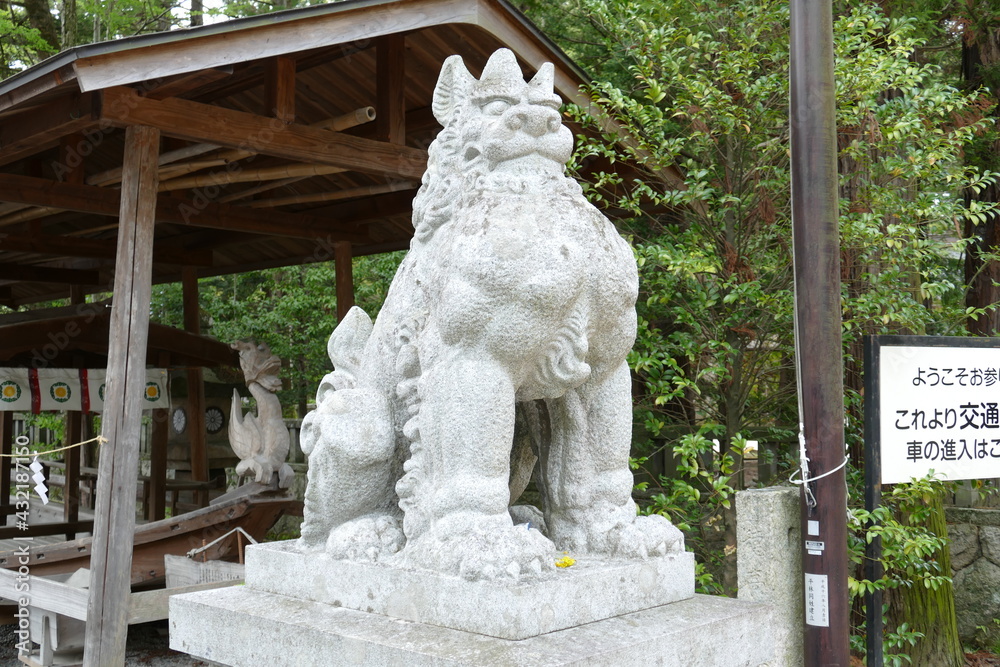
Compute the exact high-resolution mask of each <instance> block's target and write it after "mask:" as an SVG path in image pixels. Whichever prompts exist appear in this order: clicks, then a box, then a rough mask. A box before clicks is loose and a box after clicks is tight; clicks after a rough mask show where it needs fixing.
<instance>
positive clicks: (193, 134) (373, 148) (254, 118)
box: [101, 88, 427, 178]
mask: <svg viewBox="0 0 1000 667" xmlns="http://www.w3.org/2000/svg"><path fill="white" fill-rule="evenodd" d="M102 94H103V95H104V104H103V106H102V108H101V119H102V120H104V121H107V122H110V123H112V124H114V125H118V126H121V127H125V126H128V125H136V124H140V125H145V126H148V127H154V128H158V129H160V130H161V131H162V132H163V133H164V134H166V135H169V136H174V137H179V138H182V139H188V140H190V141H199V142H206V143H212V144H218V145H221V146H228V147H230V148H236V149H240V150H251V151H253V152H255V153H261V154H264V155H272V156H275V157H281V158H285V159H288V160H295V161H298V162H308V163H313V164H325V165H330V166H333V167H343V168H345V169H350V170H353V171H360V172H365V173H373V174H382V175H388V176H403V177H406V178H420V177H421V176H422V175H423V173H424V170H425V169H426V166H427V152H426V151H423V150H419V149H415V148H409V147H406V146H396V145H392V144H387V143H385V142H381V141H371V140H369V139H362V138H360V137H354V136H350V135H347V134H343V133H339V132H330V131H328V130H320V129H316V128H312V127H306V126H302V125H286V124H284V123H283V122H281V121H280V120H278V119H275V118H267V117H264V116H258V115H256V114H250V113H245V112H243V111H233V110H232V109H224V108H222V107H217V106H212V105H209V104H200V103H198V102H191V101H188V100H181V99H175V98H171V99H166V100H159V101H157V100H150V99H143V98H141V97H139V95H138V94H137V93H136V92H135V91H134V90H131V89H128V88H108V89H106V90H104V91H103V93H102Z"/></svg>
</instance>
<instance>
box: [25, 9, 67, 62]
mask: <svg viewBox="0 0 1000 667" xmlns="http://www.w3.org/2000/svg"><path fill="white" fill-rule="evenodd" d="M24 12H25V14H27V16H28V23H29V24H30V25H31V27H32V28H34V29H35V30H37V31H38V33H39V34H40V35H41V36H42V39H44V40H45V42H46V43H47V44H48V45H49V48H48V49H46V50H39V52H38V53H39V55H40V56H43V57H47V56H51V55H54V54H56V53H58V52H59V30H57V29H56V20H55V19H54V18H53V17H52V9H51V8H50V7H49V0H24Z"/></svg>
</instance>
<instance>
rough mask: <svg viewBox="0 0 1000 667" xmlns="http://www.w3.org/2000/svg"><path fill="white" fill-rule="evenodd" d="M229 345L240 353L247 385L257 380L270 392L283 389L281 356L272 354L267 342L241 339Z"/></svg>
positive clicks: (241, 365)
mask: <svg viewBox="0 0 1000 667" xmlns="http://www.w3.org/2000/svg"><path fill="white" fill-rule="evenodd" d="M229 347H231V348H232V349H234V350H236V351H237V352H239V353H240V367H241V368H242V369H243V377H244V379H245V380H246V383H247V386H249V385H250V383H252V382H256V383H257V384H259V385H260V386H262V387H264V388H265V389H267V390H268V391H270V392H276V391H278V390H280V389H281V379H280V378H279V377H278V373H280V372H281V358H280V357H278V356H277V355H275V354H271V348H270V347H268V345H267V343H259V344H258V343H254V342H253V341H245V340H241V341H238V342H236V343H233V344H231V345H230V346H229Z"/></svg>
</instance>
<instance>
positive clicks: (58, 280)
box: [0, 263, 103, 286]
mask: <svg viewBox="0 0 1000 667" xmlns="http://www.w3.org/2000/svg"><path fill="white" fill-rule="evenodd" d="M0 280H17V281H19V282H34V283H55V284H65V285H91V286H93V285H101V284H103V283H102V281H101V273H100V271H93V270H87V269H64V268H58V267H50V266H38V265H35V264H10V263H2V264H0Z"/></svg>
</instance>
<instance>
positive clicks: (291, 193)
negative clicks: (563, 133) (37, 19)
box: [0, 0, 588, 667]
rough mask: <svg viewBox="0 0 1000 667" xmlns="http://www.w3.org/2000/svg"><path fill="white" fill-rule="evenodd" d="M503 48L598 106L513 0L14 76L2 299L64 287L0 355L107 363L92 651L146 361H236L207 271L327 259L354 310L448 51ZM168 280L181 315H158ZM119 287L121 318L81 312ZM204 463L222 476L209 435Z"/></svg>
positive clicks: (265, 31) (193, 383) (406, 184)
mask: <svg viewBox="0 0 1000 667" xmlns="http://www.w3.org/2000/svg"><path fill="white" fill-rule="evenodd" d="M500 47H507V48H510V49H511V50H513V51H514V53H515V54H516V55H517V57H518V59H519V61H520V63H521V65H522V69H523V70H524V72H525V74H526V75H528V76H531V75H533V73H534V71H535V70H537V68H538V67H539V66H540V65H541V64H542V63H543V62H552V63H554V64H555V68H556V74H555V88H556V91H557V92H558V93H559V94H560V95H562V96H563V98H564V99H565V100H567V101H573V102H577V103H579V104H582V105H587V103H588V101H587V99H586V98H585V96H583V95H581V93H580V92H579V86H580V85H581V84H582V83H583V82H584V80H585V77H584V76H583V74H582V72H581V71H580V70H579V69H578V68H576V67H575V66H574V65H573V64H572V63H571V62H569V60H568V59H567V58H566V57H565V55H563V54H562V53H561V52H560V51H559V50H558V49H557V48H556V47H555V46H553V44H552V43H551V42H549V41H548V40H547V39H546V38H545V37H544V36H543V35H542V34H540V32H539V31H538V30H537V29H536V28H535V27H534V26H533V25H532V24H531V23H529V22H528V21H527V20H526V19H525V18H524V17H523V16H521V15H520V14H519V13H518V12H517V11H516V10H514V9H513V8H512V7H511V6H510V5H509V4H507V3H506V2H505V1H504V0H348V1H346V2H339V3H335V4H329V5H320V6H312V7H306V8H302V9H294V10H289V11H284V12H279V13H275V14H268V15H262V16H255V17H250V18H245V19H238V20H232V21H229V22H226V23H220V24H214V25H208V26H202V27H198V28H192V29H188V30H175V31H171V32H166V33H157V34H149V35H141V36H137V37H132V38H128V39H121V40H117V41H114V42H107V43H100V44H92V45H88V46H82V47H77V48H74V49H71V50H68V51H66V52H63V53H61V54H59V55H56V56H54V57H52V58H50V59H48V60H46V61H45V62H43V63H40V64H39V65H37V66H35V67H32V68H30V69H28V70H26V71H24V72H21V73H20V74H18V75H16V76H14V77H11V78H10V79H7V80H6V81H3V82H0V304H3V305H6V306H9V307H11V308H13V309H18V308H19V307H20V306H23V305H31V304H33V303H38V302H42V301H48V300H54V299H67V298H68V299H69V301H70V305H69V306H67V307H65V308H62V309H56V310H54V311H53V310H51V309H48V310H46V309H43V310H35V311H19V312H17V313H14V314H13V315H11V316H7V318H8V319H6V320H5V319H3V318H2V317H0V366H8V367H25V368H30V367H32V365H34V366H35V367H37V366H38V364H39V363H44V364H47V365H48V366H50V367H55V368H68V369H73V368H88V367H89V368H106V369H107V370H106V372H107V387H106V395H105V396H104V413H103V432H104V433H103V434H104V436H105V437H107V439H108V442H107V443H106V444H104V445H103V446H102V448H101V455H100V463H99V470H98V477H97V505H96V510H95V523H94V546H93V555H92V558H91V586H90V598H89V606H88V614H87V639H86V653H85V664H88V665H101V666H102V667H103V666H107V665H113V664H121V663H122V662H123V659H124V658H123V656H124V643H125V634H126V612H127V598H128V595H129V580H128V573H129V566H130V559H131V556H132V554H131V549H130V545H131V534H132V531H133V528H134V521H135V517H134V514H135V502H134V501H135V487H136V478H137V462H138V433H139V424H140V419H141V416H142V414H141V413H142V404H141V397H140V394H141V390H142V386H143V385H142V383H143V382H144V378H145V375H144V374H145V372H146V368H147V366H160V367H166V366H173V367H188V368H189V369H190V370H189V371H188V372H189V376H188V381H189V382H188V384H189V387H190V388H191V391H192V392H193V393H194V395H195V398H194V400H195V401H197V391H198V389H197V388H198V386H200V385H201V378H200V372H201V368H202V367H205V366H220V365H234V364H235V357H234V355H233V353H232V351H231V350H229V349H228V346H226V345H224V344H222V343H219V342H217V341H212V340H209V339H207V338H205V337H202V336H200V335H199V333H200V332H199V328H198V312H197V310H198V309H197V281H198V278H200V277H205V276H212V275H220V274H227V273H235V272H244V271H249V270H253V269H261V268H268V267H278V266H286V265H295V264H301V263H305V262H313V261H322V260H328V259H334V260H335V263H336V275H337V279H336V286H335V289H336V293H337V303H338V309H339V310H340V311H341V313H343V312H346V309H347V308H349V307H350V306H351V305H352V303H353V281H352V276H351V259H352V257H356V256H360V255H365V254H372V253H381V252H387V251H392V250H398V249H403V248H406V247H407V246H408V244H409V240H410V237H411V233H412V227H411V225H410V220H409V218H410V212H411V208H410V205H411V201H412V199H413V196H414V194H415V193H416V189H417V187H418V185H419V182H420V178H421V175H422V174H423V171H424V168H425V164H426V147H427V146H428V144H429V143H430V141H431V140H432V139H433V137H434V136H435V134H436V132H437V130H438V129H439V128H438V126H437V123H436V122H435V120H434V118H433V116H432V114H431V109H430V107H431V97H432V93H433V90H434V85H435V83H436V80H437V75H438V71H439V69H440V67H441V64H442V62H443V61H444V60H445V58H447V57H448V56H450V55H452V54H460V55H461V56H462V57H463V58H464V59H465V62H466V64H467V65H468V66H469V69H470V71H472V72H473V73H478V72H480V71H481V69H482V67H483V66H484V65H485V62H486V60H487V58H488V57H489V55H490V54H491V53H492V52H493V51H494V50H496V49H497V48H500ZM166 282H181V283H183V286H184V305H185V317H184V320H185V331H180V330H175V329H169V328H166V327H159V326H155V325H153V326H151V325H150V324H149V322H148V312H149V301H150V290H151V285H152V284H158V283H166ZM107 292H112V293H113V299H112V302H111V304H110V307H109V308H107V312H106V313H103V312H102V313H100V314H99V316H93V315H92V314H87V313H82V312H81V311H80V310H78V309H80V308H84V307H87V305H88V304H86V303H85V302H86V297H87V295H88V294H100V293H107ZM50 343H51V345H52V347H51V348H47V349H49V351H50V352H51V354H45V355H43V357H44V360H43V362H40V361H39V357H38V351H39V349H41V348H40V346H47V345H49V344H50ZM200 412H201V411H200V410H192V411H191V417H192V421H193V422H197V420H198V419H199V418H200V417H199V414H200ZM0 414H3V415H9V414H10V413H9V412H6V413H0ZM160 421H163V420H160ZM3 424H4V425H5V428H4V434H5V438H4V440H5V441H6V448H7V451H10V437H11V436H10V422H9V417H8V418H6V419H5V420H4V421H3ZM73 424H75V425H74V426H72V429H71V433H70V435H69V439H70V440H71V441H72V440H73V438H79V437H81V431H80V420H79V419H76V420H75V421H74V422H73ZM202 430H203V425H200V424H197V423H192V424H191V431H192V432H193V433H197V432H200V431H202ZM157 452H158V446H157V443H156V442H155V441H154V452H153V457H154V461H155V460H156V457H157V456H158V455H160V456H162V454H158V453H157ZM68 462H70V461H69V460H68ZM77 465H78V464H77ZM160 466H161V467H160V468H158V469H157V470H155V471H154V475H153V477H154V478H156V477H157V476H158V475H161V474H162V463H161V464H160ZM191 467H192V474H193V476H194V478H195V479H196V480H207V472H208V471H207V462H206V456H205V451H204V446H203V443H202V444H200V443H199V442H198V441H197V436H195V438H194V439H193V442H192V461H191ZM71 474H76V473H70V472H69V471H68V472H67V477H70V476H71ZM0 477H2V480H0V483H2V484H7V486H3V487H0V503H7V502H8V501H7V498H8V493H9V490H10V489H9V474H4V475H0ZM69 481H70V480H68V482H69ZM162 493H163V488H162V482H161V483H160V486H159V487H158V488H157V489H156V490H155V492H154V496H158V500H155V501H154V502H158V503H160V504H159V507H160V508H162V502H163V500H162Z"/></svg>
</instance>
